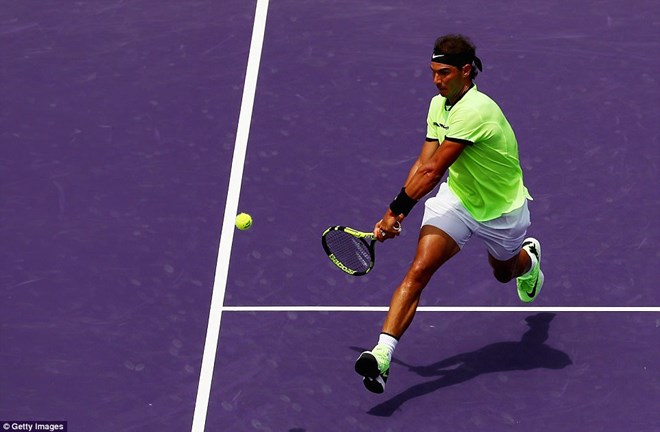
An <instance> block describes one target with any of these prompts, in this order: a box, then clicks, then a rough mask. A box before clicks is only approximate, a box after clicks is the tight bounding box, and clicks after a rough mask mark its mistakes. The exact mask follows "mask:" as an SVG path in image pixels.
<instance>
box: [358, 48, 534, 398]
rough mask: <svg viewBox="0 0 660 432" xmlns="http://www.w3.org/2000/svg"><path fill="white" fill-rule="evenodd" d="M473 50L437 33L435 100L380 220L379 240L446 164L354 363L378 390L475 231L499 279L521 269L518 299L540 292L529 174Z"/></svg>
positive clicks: (395, 229)
mask: <svg viewBox="0 0 660 432" xmlns="http://www.w3.org/2000/svg"><path fill="white" fill-rule="evenodd" d="M475 52H476V49H475V46H474V44H473V43H472V42H471V41H470V40H469V39H468V38H467V37H465V36H463V35H445V36H442V37H440V38H438V39H437V40H436V42H435V46H434V48H433V54H432V57H431V63H430V67H431V72H432V74H433V82H434V84H435V85H436V87H437V88H438V91H439V93H440V94H439V95H437V96H435V97H434V98H433V99H432V100H431V105H430V107H429V111H428V118H427V132H426V140H425V141H424V144H423V145H422V149H421V153H420V155H419V158H418V159H417V161H416V162H415V163H414V164H413V166H412V168H411V169H410V172H409V174H408V178H407V180H406V182H405V184H404V187H403V188H402V189H401V192H400V193H399V194H398V195H397V197H396V198H395V199H394V201H392V203H391V204H390V206H389V208H388V209H387V212H386V213H385V215H384V216H383V218H382V219H381V220H380V221H378V223H376V226H375V227H374V234H375V235H376V236H377V238H378V240H379V241H381V242H382V241H385V240H386V239H390V238H393V237H396V236H398V235H399V234H400V226H399V223H401V222H403V220H404V219H405V217H406V216H407V215H408V213H409V212H410V211H411V210H412V208H413V207H414V206H415V204H416V203H417V202H418V201H419V200H420V199H421V198H423V197H424V196H425V195H426V194H428V193H429V192H431V191H432V190H433V189H434V188H435V187H436V186H437V185H438V184H439V183H440V182H441V180H442V178H443V176H444V174H445V173H446V172H447V171H449V175H448V178H447V182H446V183H444V182H443V183H442V184H440V188H439V191H438V193H437V195H436V196H434V197H432V198H429V199H428V200H427V201H426V203H425V211H424V217H423V219H422V227H421V230H420V234H419V240H418V245H417V252H416V255H415V258H414V260H413V262H412V264H411V265H410V269H409V270H408V272H407V273H406V275H405V277H404V279H403V281H402V282H401V284H400V285H399V286H398V287H397V289H396V290H395V291H394V294H393V296H392V300H391V302H390V308H389V312H388V313H387V317H386V319H385V322H384V324H383V328H382V332H381V334H380V337H379V339H378V344H377V345H376V346H375V347H374V348H373V349H372V350H371V351H365V352H363V353H362V354H360V357H359V358H358V359H357V361H356V363H355V370H356V372H357V373H358V374H360V375H362V376H363V382H364V385H365V387H366V388H367V389H368V390H370V391H372V392H374V393H382V392H383V391H384V389H385V383H386V381H387V378H388V375H389V368H390V360H391V358H392V353H393V351H394V349H395V347H396V345H397V342H398V341H399V339H400V338H401V336H402V335H403V333H404V332H405V331H406V329H407V328H408V326H409V325H410V323H411V322H412V320H413V317H414V315H415V311H416V309H417V305H418V304H419V299H420V295H421V293H422V290H423V289H424V287H425V286H426V285H427V284H428V282H429V280H430V279H431V277H432V276H433V274H434V273H435V272H436V270H438V269H439V268H440V266H442V265H443V264H444V263H445V262H446V261H447V260H449V259H450V258H451V257H453V256H454V255H456V254H457V253H458V252H459V251H460V250H461V248H462V247H463V246H464V245H465V243H466V242H467V241H468V240H469V239H470V238H471V237H472V236H475V237H477V238H479V239H480V240H481V241H482V242H483V243H484V244H485V245H486V248H487V249H488V262H489V263H490V265H491V267H492V269H493V274H494V276H495V278H496V279H497V280H498V281H500V282H502V283H507V282H509V281H511V280H512V279H513V278H517V279H516V282H517V289H518V296H519V297H520V300H522V301H523V302H525V303H529V302H532V301H534V299H535V298H536V297H537V296H538V295H539V292H540V291H541V287H542V286H543V273H542V272H541V268H540V262H541V245H540V244H539V242H538V241H537V240H536V239H534V238H525V235H526V233H527V228H528V227H529V225H530V216H529V210H528V209H527V200H531V199H532V198H531V196H530V195H529V193H528V191H527V188H526V187H525V185H524V183H523V175H522V169H521V167H520V162H519V159H518V144H517V141H516V137H515V135H514V132H513V130H512V129H511V126H510V125H509V122H508V121H507V119H506V117H505V116H504V114H503V113H502V111H501V109H500V108H499V106H498V105H497V104H496V103H495V102H494V101H493V100H492V99H490V98H489V97H488V96H486V95H485V94H483V93H481V92H480V91H479V90H478V89H477V86H476V85H475V84H474V79H475V77H476V76H477V74H478V73H479V71H481V70H482V65H481V60H479V58H478V57H477V56H476V55H475Z"/></svg>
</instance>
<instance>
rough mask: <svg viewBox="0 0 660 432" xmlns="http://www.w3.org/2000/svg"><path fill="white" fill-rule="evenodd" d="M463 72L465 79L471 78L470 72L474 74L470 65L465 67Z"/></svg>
mask: <svg viewBox="0 0 660 432" xmlns="http://www.w3.org/2000/svg"><path fill="white" fill-rule="evenodd" d="M462 72H463V76H464V77H465V78H467V77H469V76H470V72H472V65H469V64H466V65H463V68H462Z"/></svg>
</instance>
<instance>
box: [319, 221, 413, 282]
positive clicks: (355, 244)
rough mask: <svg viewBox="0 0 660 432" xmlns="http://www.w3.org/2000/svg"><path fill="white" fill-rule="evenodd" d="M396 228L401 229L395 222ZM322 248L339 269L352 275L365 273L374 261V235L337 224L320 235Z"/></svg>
mask: <svg viewBox="0 0 660 432" xmlns="http://www.w3.org/2000/svg"><path fill="white" fill-rule="evenodd" d="M396 229H397V230H398V231H400V230H401V225H400V224H399V223H398V222H397V225H396ZM321 243H322V244H323V250H325V253H326V254H327V255H328V258H330V261H332V262H333V263H334V265H336V266H337V267H339V269H340V270H341V271H343V272H345V273H348V274H349V275H352V276H362V275H366V274H367V273H369V272H370V271H371V269H372V268H374V264H375V263H376V248H375V246H376V237H375V236H374V234H373V233H366V232H362V231H358V230H355V229H353V228H348V227H345V226H341V225H337V226H331V227H330V228H328V229H327V230H325V231H324V232H323V235H322V236H321Z"/></svg>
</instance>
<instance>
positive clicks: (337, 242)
mask: <svg viewBox="0 0 660 432" xmlns="http://www.w3.org/2000/svg"><path fill="white" fill-rule="evenodd" d="M325 240H326V244H327V246H328V249H329V250H330V251H331V252H332V254H333V255H334V256H335V258H336V259H337V260H339V261H340V262H341V263H342V264H343V265H345V266H346V267H348V268H350V269H351V270H355V271H358V272H362V271H366V270H367V269H368V268H369V267H370V266H371V251H370V250H369V245H368V244H367V242H365V241H364V240H362V239H359V238H356V237H354V236H352V235H350V234H348V233H345V232H343V231H331V232H329V233H328V234H327V235H326V239H325Z"/></svg>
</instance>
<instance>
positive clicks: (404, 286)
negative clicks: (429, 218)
mask: <svg viewBox="0 0 660 432" xmlns="http://www.w3.org/2000/svg"><path fill="white" fill-rule="evenodd" d="M459 251H460V247H459V246H458V245H457V244H456V241H454V239H453V238H451V236H449V235H448V234H447V233H445V232H444V231H442V230H441V229H438V228H436V227H434V226H430V225H425V226H423V227H422V229H421V231H420V235H419V241H418V243H417V252H416V254H415V259H414V260H413V262H412V264H411V265H410V268H409V269H408V272H407V273H406V276H405V277H404V279H403V281H402V282H401V284H400V285H399V286H398V287H397V289H396V290H395V291H394V294H393V295H392V299H391V301H390V308H389V311H388V313H387V317H386V318H385V323H384V324H383V329H382V332H383V333H386V334H388V335H390V336H393V337H394V338H396V339H399V338H400V337H401V336H402V335H403V333H404V332H405V331H406V329H407V328H408V326H409V325H410V323H411V322H412V320H413V317H414V316H415V311H416V309H417V305H418V304H419V298H420V296H421V294H422V290H423V289H424V288H425V287H426V285H427V284H428V282H429V281H430V280H431V277H432V276H433V274H434V273H435V272H436V271H437V270H438V269H439V268H440V266H442V265H443V264H444V263H445V262H447V260H449V259H450V258H451V257H453V256H454V255H456V254H457V253H458V252H459Z"/></svg>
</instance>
